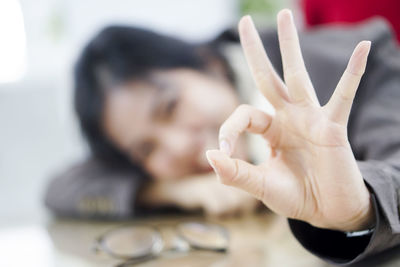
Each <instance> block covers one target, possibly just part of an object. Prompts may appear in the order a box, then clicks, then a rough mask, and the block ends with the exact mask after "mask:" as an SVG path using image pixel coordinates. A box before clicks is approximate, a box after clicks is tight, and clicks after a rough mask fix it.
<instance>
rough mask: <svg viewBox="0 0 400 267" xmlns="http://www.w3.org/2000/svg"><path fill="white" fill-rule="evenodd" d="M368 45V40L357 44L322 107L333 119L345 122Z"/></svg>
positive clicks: (361, 72)
mask: <svg viewBox="0 0 400 267" xmlns="http://www.w3.org/2000/svg"><path fill="white" fill-rule="evenodd" d="M370 47H371V42H370V41H362V42H360V43H359V44H358V45H357V47H356V48H355V49H354V52H353V54H352V56H351V58H350V60H349V63H348V65H347V68H346V70H345V72H344V73H343V75H342V77H341V79H340V81H339V83H338V85H337V87H336V89H335V92H334V93H333V95H332V97H331V99H330V100H329V102H328V103H327V104H326V106H325V107H324V108H325V109H326V110H327V112H328V116H329V117H330V118H331V119H332V120H333V121H336V122H338V123H341V124H344V125H346V124H347V121H348V117H349V114H350V110H351V106H352V104H353V100H354V97H355V94H356V92H357V88H358V85H359V84H360V80H361V77H362V75H363V74H364V71H365V67H366V65H367V58H368V54H369V50H370Z"/></svg>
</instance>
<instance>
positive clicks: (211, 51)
mask: <svg viewBox="0 0 400 267" xmlns="http://www.w3.org/2000/svg"><path fill="white" fill-rule="evenodd" d="M210 58H212V59H213V60H215V59H216V60H218V61H219V62H220V63H221V64H222V65H223V66H224V68H225V69H226V76H227V78H228V79H229V80H230V81H231V82H232V83H233V75H232V72H231V71H230V68H229V65H228V64H227V62H226V61H225V59H224V57H223V56H222V53H221V52H220V49H219V46H218V45H217V44H216V42H210V43H205V44H197V45H195V44H190V43H187V42H184V41H182V40H178V39H175V38H172V37H169V36H165V35H161V34H157V33H155V32H152V31H149V30H144V29H139V28H135V27H128V26H109V27H107V28H105V29H103V30H102V31H101V32H100V33H98V34H97V35H96V36H95V37H94V38H93V39H92V40H91V41H90V42H89V43H88V44H87V46H86V47H85V48H84V49H83V51H82V54H81V55H80V57H79V59H78V61H77V64H76V66H75V72H74V79H75V110H76V113H77V116H78V118H79V122H80V126H81V130H82V132H83V134H84V136H85V138H86V140H87V141H88V144H89V147H90V149H91V151H92V154H93V156H94V157H96V158H98V159H100V160H103V161H104V162H106V163H109V164H113V165H118V167H122V166H123V167H129V168H132V167H133V168H134V169H137V170H140V171H141V172H142V173H143V170H142V169H141V168H140V166H135V165H134V164H133V163H132V162H131V161H130V160H129V158H128V157H127V155H125V154H124V153H122V152H121V151H120V150H119V149H118V148H117V147H116V146H115V145H114V144H113V142H112V141H111V140H110V139H109V138H108V137H107V136H106V135H105V134H104V131H103V129H102V122H101V121H102V116H103V104H104V97H105V89H109V87H113V86H115V85H116V84H118V83H124V82H128V81H131V80H133V79H146V75H147V74H149V73H150V72H151V71H153V70H155V69H172V68H191V69H195V70H199V71H206V70H207V65H208V64H209V62H208V61H209V59H210ZM107 87H108V88H107Z"/></svg>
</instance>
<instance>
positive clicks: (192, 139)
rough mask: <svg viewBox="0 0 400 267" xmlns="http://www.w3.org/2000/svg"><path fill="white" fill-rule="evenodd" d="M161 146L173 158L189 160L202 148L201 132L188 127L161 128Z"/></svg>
mask: <svg viewBox="0 0 400 267" xmlns="http://www.w3.org/2000/svg"><path fill="white" fill-rule="evenodd" d="M160 144H161V147H162V148H163V149H164V150H165V152H166V153H167V155H170V156H172V157H173V158H175V159H179V160H185V161H190V160H192V159H193V157H197V155H198V153H200V151H202V149H203V145H204V144H203V143H202V138H201V132H200V131H195V130H194V129H192V128H188V127H176V126H175V127H166V128H164V129H162V134H161V140H160Z"/></svg>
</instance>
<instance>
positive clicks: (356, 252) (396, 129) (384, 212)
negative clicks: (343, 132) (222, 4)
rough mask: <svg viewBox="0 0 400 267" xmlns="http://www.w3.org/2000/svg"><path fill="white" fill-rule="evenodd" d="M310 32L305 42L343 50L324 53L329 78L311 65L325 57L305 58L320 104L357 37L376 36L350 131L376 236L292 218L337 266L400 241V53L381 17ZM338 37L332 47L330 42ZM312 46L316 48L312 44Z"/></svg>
mask: <svg viewBox="0 0 400 267" xmlns="http://www.w3.org/2000/svg"><path fill="white" fill-rule="evenodd" d="M311 35H312V36H310V37H307V36H303V41H304V42H305V43H307V42H309V41H310V40H311V41H312V42H313V43H314V45H315V44H317V45H318V46H319V48H315V49H316V51H317V52H318V51H320V52H322V50H323V47H324V45H325V44H326V45H327V47H331V48H332V49H334V46H336V47H338V48H339V49H340V48H342V49H341V50H339V52H332V51H325V53H327V54H330V55H328V56H327V57H332V58H331V59H330V60H331V61H330V63H331V64H328V66H327V68H328V67H334V68H333V70H332V72H329V74H328V75H329V76H331V77H329V76H328V75H327V74H323V73H318V71H319V70H318V69H313V66H312V63H313V61H316V62H317V63H318V62H319V61H320V60H321V59H316V58H313V55H312V54H311V53H308V52H306V56H305V60H306V59H307V57H308V62H309V63H311V64H310V68H311V72H310V76H311V78H312V80H313V82H314V85H315V84H317V85H318V86H319V87H320V88H319V89H317V94H318V96H319V98H320V100H321V102H322V103H323V102H326V101H327V99H329V97H330V95H331V94H332V92H333V90H327V89H323V88H321V87H323V86H324V85H326V84H328V85H330V84H334V83H335V82H337V81H338V78H339V77H337V76H338V75H337V74H339V73H341V72H342V71H343V70H344V68H345V64H346V61H344V60H342V57H343V56H342V55H345V58H348V57H349V56H350V53H351V49H353V48H354V46H355V44H356V43H357V42H358V41H361V40H363V39H367V40H372V50H371V53H370V56H369V60H368V65H367V69H366V73H365V74H364V77H363V79H362V81H361V84H360V86H359V89H358V92H357V95H356V98H355V101H354V104H353V108H352V111H351V114H350V120H349V126H348V127H349V129H348V132H349V140H350V143H351V146H352V149H353V152H354V154H355V157H356V159H357V161H358V165H359V168H360V170H361V173H362V175H363V178H364V181H365V183H366V185H367V186H368V188H369V189H370V192H371V194H372V199H373V205H374V209H375V213H376V215H377V216H376V227H375V231H374V233H373V234H372V236H362V237H352V238H347V237H346V235H345V234H344V233H342V232H338V231H331V230H327V229H319V228H316V227H313V226H311V225H309V224H307V223H305V222H301V221H297V220H289V226H290V228H291V230H292V232H293V234H294V236H295V237H296V238H297V239H298V241H299V242H300V243H301V244H302V245H303V246H304V247H305V248H306V249H308V250H309V251H310V252H312V253H313V254H315V255H317V256H318V257H321V258H322V259H324V260H326V261H328V262H331V263H334V264H340V265H350V264H353V263H355V262H359V261H362V260H364V259H365V258H367V257H368V256H370V255H373V254H376V253H378V252H381V251H384V250H388V249H389V248H392V247H394V246H396V245H399V244H400V221H399V199H400V52H399V49H398V47H397V46H396V44H395V42H394V41H393V37H392V34H391V32H390V30H389V29H388V27H387V26H386V25H385V24H384V23H382V22H380V21H374V22H370V23H367V24H366V25H364V26H362V27H356V28H349V29H341V30H340V31H338V30H337V29H333V30H332V31H330V30H329V29H328V30H327V31H324V32H322V31H321V32H319V31H317V32H315V33H312V34H311ZM335 36H336V37H335ZM320 37H321V40H318V39H319V38H320ZM335 38H336V42H335V43H334V46H332V45H329V44H328V43H326V42H327V41H328V40H331V41H332V40H335ZM340 38H343V39H344V41H340ZM324 42H325V43H324ZM321 47H322V48H321ZM309 49H312V44H311V45H310V48H309ZM349 49H350V50H349ZM335 53H336V55H335ZM322 59H323V60H326V58H322ZM343 59H344V58H343ZM342 61H343V62H342ZM320 64H322V63H321V62H320ZM316 65H317V66H318V64H316ZM335 66H336V67H335ZM319 69H321V67H319ZM322 69H323V68H322ZM340 69H341V71H339V70H340ZM316 73H317V74H318V75H316ZM324 75H325V76H324ZM333 88H334V87H333ZM333 88H332V89H333Z"/></svg>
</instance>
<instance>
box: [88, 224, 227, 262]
mask: <svg viewBox="0 0 400 267" xmlns="http://www.w3.org/2000/svg"><path fill="white" fill-rule="evenodd" d="M173 232H174V235H175V237H176V239H175V243H174V244H173V245H172V247H171V248H166V246H165V241H164V239H163V237H162V233H161V231H160V228H159V227H153V226H147V225H126V226H120V227H118V228H115V229H112V230H110V231H108V232H106V233H104V234H103V235H101V236H100V237H99V238H97V239H96V240H95V244H94V249H95V251H96V252H100V251H103V252H105V253H107V254H108V255H110V256H111V257H113V258H117V259H122V260H125V262H123V263H122V264H119V265H118V266H120V267H122V266H128V265H131V264H135V263H139V262H143V261H147V260H150V259H154V258H156V257H158V256H160V255H161V254H162V253H163V252H166V251H176V252H188V251H190V250H206V251H213V252H220V253H225V252H227V250H228V245H229V233H228V231H227V229H226V228H224V227H222V226H220V225H216V224H211V223H200V222H184V223H180V224H178V225H176V226H174V227H173Z"/></svg>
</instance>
